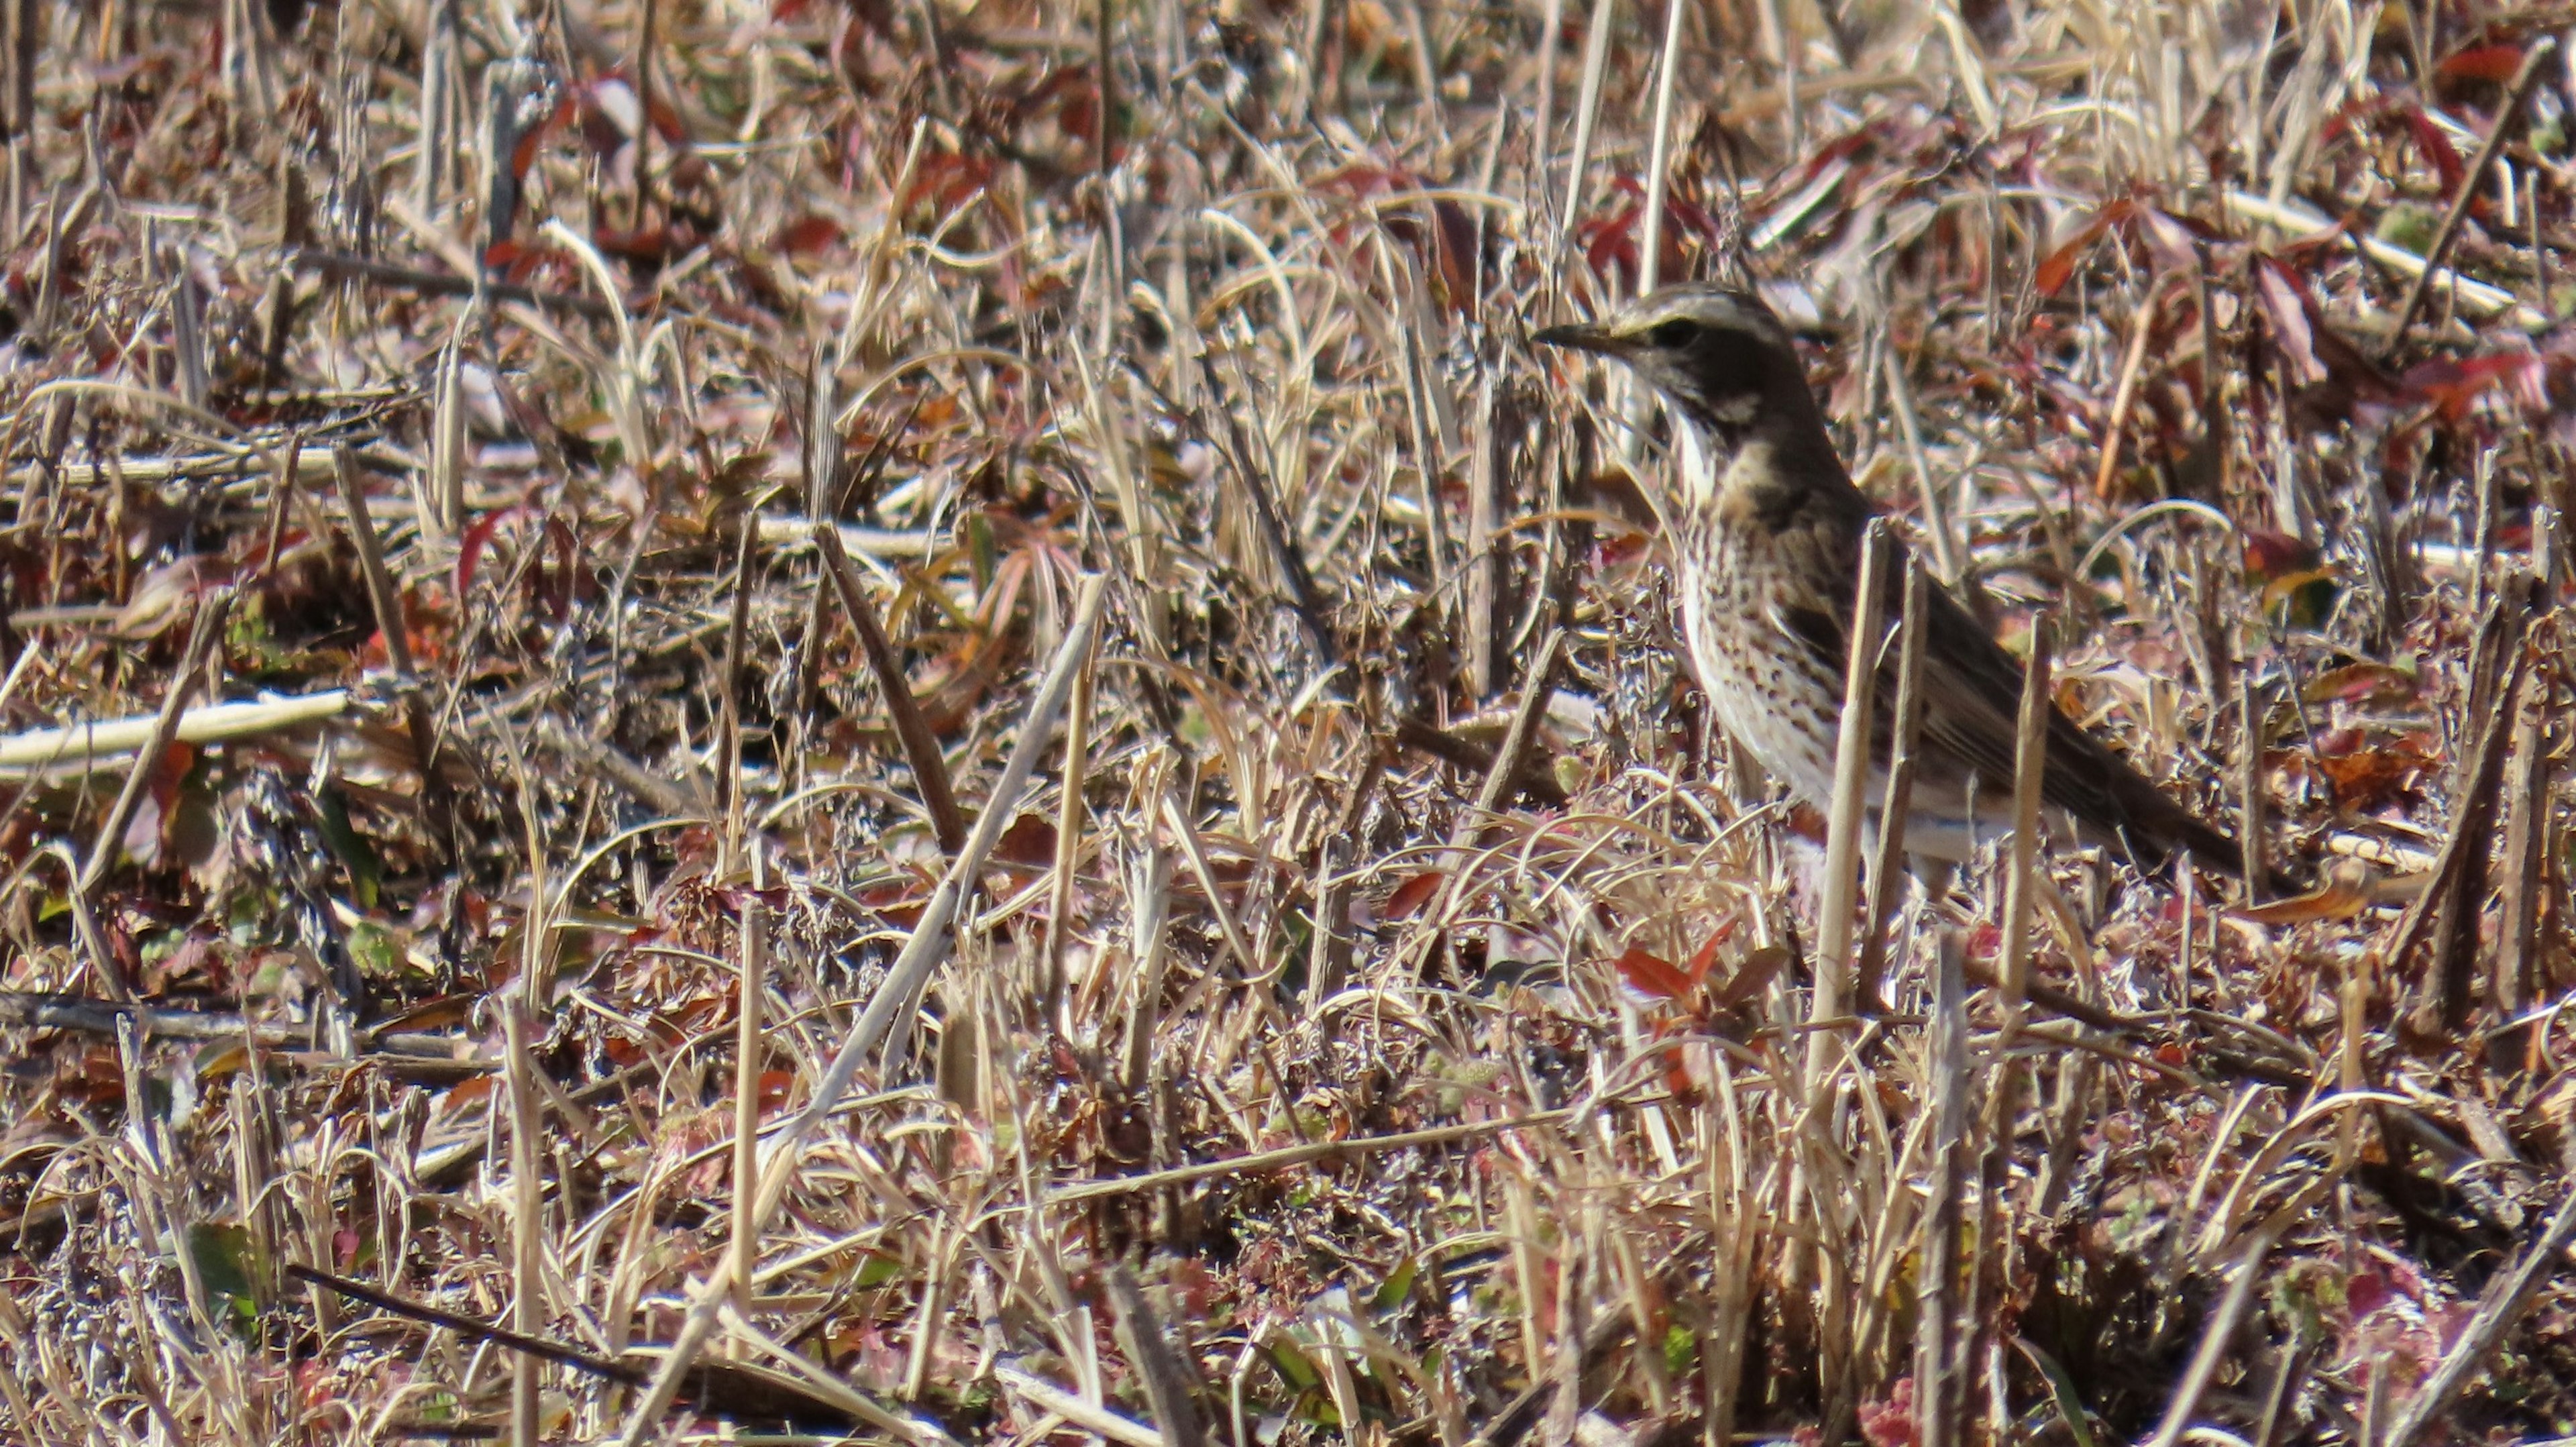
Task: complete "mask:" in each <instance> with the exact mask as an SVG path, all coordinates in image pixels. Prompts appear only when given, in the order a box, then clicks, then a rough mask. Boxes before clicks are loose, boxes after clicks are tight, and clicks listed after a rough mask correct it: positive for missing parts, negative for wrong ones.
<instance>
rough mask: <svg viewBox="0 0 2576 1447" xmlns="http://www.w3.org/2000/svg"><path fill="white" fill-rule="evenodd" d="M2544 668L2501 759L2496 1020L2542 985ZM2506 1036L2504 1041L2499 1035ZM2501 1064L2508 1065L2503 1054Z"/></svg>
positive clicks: (2534, 676) (2528, 688)
mask: <svg viewBox="0 0 2576 1447" xmlns="http://www.w3.org/2000/svg"><path fill="white" fill-rule="evenodd" d="M2549 742H2550V727H2549V676H2548V674H2547V673H2545V672H2543V671H2541V670H2539V669H2533V670H2530V671H2529V672H2526V673H2525V674H2524V675H2523V679H2522V689H2521V696H2520V698H2519V699H2518V700H2517V701H2516V704H2515V707H2514V720H2513V741H2512V743H2511V744H2510V745H2509V746H2508V748H2509V752H2508V755H2507V760H2506V763H2505V777H2504V785H2503V789H2504V800H2503V802H2504V808H2505V822H2504V857H2503V860H2502V868H2501V873H2502V876H2503V878H2502V881H2501V895H2502V897H2501V899H2500V901H2499V904H2500V908H2499V910H2498V912H2497V922H2496V923H2497V941H2496V954H2495V964H2494V967H2493V968H2494V975H2493V978H2492V979H2490V980H2489V982H2488V985H2487V989H2488V993H2489V996H2490V999H2489V1003H2490V1005H2491V1006H2492V1007H2493V1009H2494V1010H2495V1015H2496V1018H2497V1019H2499V1020H2510V1019H2513V1018H2514V1017H2516V1016H2518V1015H2520V1014H2521V1013H2522V1011H2523V1009H2524V1007H2525V1006H2526V1005H2527V1004H2529V1003H2530V1002H2531V1001H2532V1000H2533V999H2536V998H2538V996H2539V994H2540V991H2541V989H2542V985H2543V976H2542V973H2541V970H2542V964H2541V961H2542V953H2543V945H2542V941H2541V938H2540V928H2541V927H2540V901H2541V890H2542V888H2543V885H2542V866H2543V862H2544V861H2545V860H2546V859H2547V857H2548V853H2549V851H2548V847H2547V840H2548V834H2549V793H2550V780H2551V775H2552V763H2553V761H2552V759H2551V757H2550V752H2549ZM2499 1043H2500V1044H2501V1043H2504V1042H2501V1041H2500V1042H2499ZM2496 1064H2497V1066H2498V1068H2500V1069H2503V1070H2508V1071H2509V1070H2511V1069H2513V1068H2515V1067H2513V1066H2512V1065H2510V1064H2507V1063H2505V1062H2502V1061H2498V1062H2496Z"/></svg>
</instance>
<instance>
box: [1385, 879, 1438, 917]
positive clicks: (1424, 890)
mask: <svg viewBox="0 0 2576 1447" xmlns="http://www.w3.org/2000/svg"><path fill="white" fill-rule="evenodd" d="M1448 878H1449V876H1448V875H1447V874H1446V873H1444V872H1442V871H1440V870H1437V869H1426V870H1424V871H1422V872H1421V873H1420V874H1417V875H1415V876H1413V877H1412V878H1411V879H1408V880H1406V881H1405V882H1404V883H1402V884H1399V885H1397V886H1396V887H1395V892H1394V893H1393V894H1390V895H1388V896H1387V897H1386V908H1384V909H1382V910H1379V911H1378V918H1380V919H1404V918H1406V917H1408V916H1410V915H1411V914H1412V913H1413V912H1414V911H1415V910H1418V909H1420V908H1422V906H1423V905H1425V904H1427V903H1429V902H1430V900H1431V896H1432V894H1433V893H1434V892H1435V891H1437V890H1438V889H1439V888H1440V886H1441V885H1442V884H1444V883H1446V882H1447V881H1448Z"/></svg>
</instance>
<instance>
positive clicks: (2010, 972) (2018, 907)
mask: <svg viewBox="0 0 2576 1447" xmlns="http://www.w3.org/2000/svg"><path fill="white" fill-rule="evenodd" d="M2055 651H2056V650H2055V649H2054V648H2053V647H2052V646H2051V637H2050V634H2049V631H2048V620H2047V619H2046V618H2044V617H2041V618H2034V619H2032V620H2031V627H2030V658H2029V660H2028V661H2027V662H2025V663H2024V664H2023V666H2022V681H2021V714H2020V717H2019V719H2018V721H2017V726H2016V729H2015V732H2014V736H2013V836H2012V863H2011V870H2012V872H2011V874H2010V875H2009V876H2007V878H2006V881H2005V884H2004V939H2003V974H2002V977H2001V996H2002V998H2001V999H2000V1001H1999V1002H1998V1003H1999V1005H2000V1006H2001V1017H2002V1027H2001V1028H2002V1038H2000V1039H1999V1040H1997V1041H1996V1042H1995V1050H1996V1055H1997V1058H1998V1059H2000V1058H2001V1057H2002V1053H2003V1052H2004V1051H2006V1050H2008V1049H2010V1048H2011V1045H2012V1037H2013V1032H2014V1031H2015V1030H2017V1029H2019V1028H2020V1027H2021V1013H2022V1002H2023V1001H2024V1000H2026V999H2028V998H2029V994H2030V915H2031V909H2032V907H2033V906H2034V905H2035V904H2036V903H2037V902H2038V897H2039V896H2038V884H2037V882H2036V881H2035V880H2033V879H2032V877H2031V875H2032V871H2034V870H2036V869H2037V868H2038V867H2039V804H2040V797H2041V795H2040V786H2041V784H2042V783H2043V782H2044V780H2045V779H2046V776H2047V772H2048V721H2049V716H2050V715H2051V714H2052V713H2054V712H2055V710H2054V709H2053V708H2051V707H2050V705H2049V701H2048V689H2049V675H2050V673H2051V671H2052V665H2053V663H2054V662H2055V657H2054V655H2055Z"/></svg>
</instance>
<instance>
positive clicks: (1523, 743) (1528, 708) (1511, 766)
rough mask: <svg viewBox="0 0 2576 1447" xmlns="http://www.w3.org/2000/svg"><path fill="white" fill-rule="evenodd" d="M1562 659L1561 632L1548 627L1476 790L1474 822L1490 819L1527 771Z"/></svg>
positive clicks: (1563, 652) (1563, 639)
mask: <svg viewBox="0 0 2576 1447" xmlns="http://www.w3.org/2000/svg"><path fill="white" fill-rule="evenodd" d="M1564 658H1565V630H1564V629H1562V628H1551V629H1549V630H1548V635H1547V641H1546V642H1544V643H1541V644H1540V645H1539V649H1538V661H1536V662H1535V663H1532V664H1531V665H1530V671H1529V681H1528V682H1527V683H1526V684H1524V685H1522V688H1521V702H1520V707H1518V708H1516V709H1513V710H1512V722H1511V727H1509V728H1507V729H1505V730H1504V731H1503V742H1502V745H1501V746H1500V747H1498V748H1496V749H1495V750H1494V765H1493V767H1492V768H1490V769H1487V770H1486V771H1485V782H1484V784H1483V786H1482V787H1481V788H1479V789H1477V790H1476V809H1475V813H1474V815H1473V816H1472V817H1474V818H1475V819H1477V820H1479V821H1482V820H1485V819H1490V818H1492V817H1493V816H1494V814H1495V813H1496V811H1498V810H1500V809H1501V808H1502V807H1503V800H1504V799H1505V798H1506V797H1508V796H1509V795H1510V793H1511V791H1512V785H1513V784H1514V782H1516V781H1517V780H1518V779H1519V778H1520V776H1521V775H1522V774H1524V773H1527V772H1528V771H1529V761H1530V751H1531V750H1532V749H1533V748H1535V747H1536V746H1537V744H1538V721H1539V720H1540V719H1541V718H1542V717H1544V716H1545V715H1546V713H1547V701H1548V698H1549V697H1550V696H1551V695H1552V694H1554V693H1555V691H1556V670H1557V666H1558V664H1560V663H1562V662H1563V661H1564Z"/></svg>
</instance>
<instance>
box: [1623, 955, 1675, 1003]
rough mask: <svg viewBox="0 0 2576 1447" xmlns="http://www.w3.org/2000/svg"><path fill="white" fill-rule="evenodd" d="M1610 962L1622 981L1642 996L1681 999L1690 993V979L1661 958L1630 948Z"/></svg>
mask: <svg viewBox="0 0 2576 1447" xmlns="http://www.w3.org/2000/svg"><path fill="white" fill-rule="evenodd" d="M1611 963H1612V965H1614V966H1615V967H1616V968H1617V969H1618V971H1619V975H1620V978H1622V979H1624V980H1626V981H1627V982H1628V986H1629V988H1631V989H1633V990H1635V991H1637V992H1638V993H1639V994H1643V995H1652V996H1654V997H1655V998H1656V999H1659V1000H1681V999H1686V998H1688V997H1689V995H1690V993H1691V981H1690V977H1689V976H1687V975H1684V974H1683V973H1682V972H1681V971H1679V970H1677V969H1674V968H1673V967H1672V965H1671V963H1670V962H1668V961H1666V960H1665V959H1663V958H1662V957H1661V956H1659V955H1650V954H1648V953H1646V952H1645V951H1644V950H1641V949H1636V948H1634V947H1631V948H1630V949H1629V950H1628V952H1627V953H1626V954H1623V955H1621V956H1620V957H1619V958H1618V959H1616V960H1613V961H1612V962H1611Z"/></svg>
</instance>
